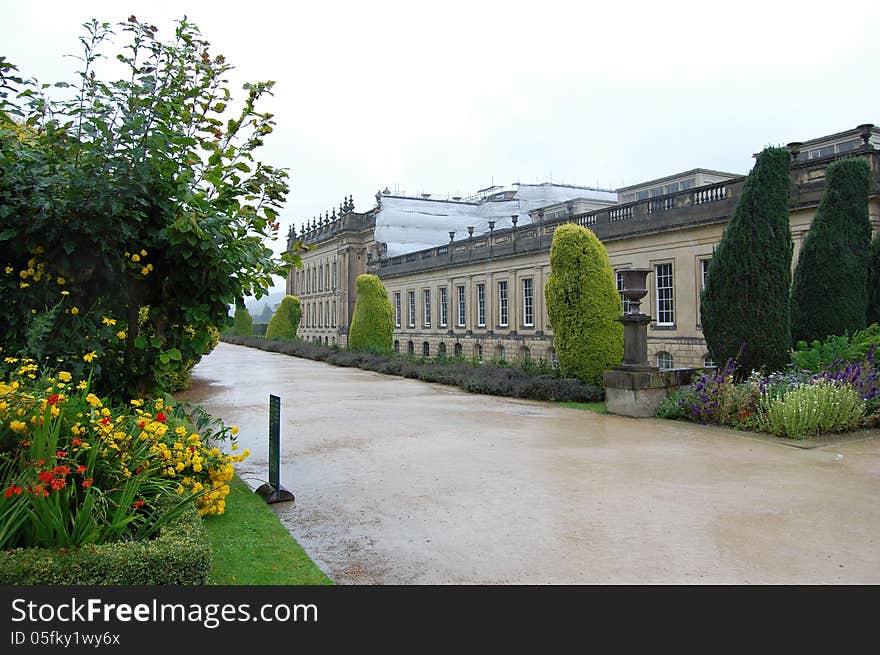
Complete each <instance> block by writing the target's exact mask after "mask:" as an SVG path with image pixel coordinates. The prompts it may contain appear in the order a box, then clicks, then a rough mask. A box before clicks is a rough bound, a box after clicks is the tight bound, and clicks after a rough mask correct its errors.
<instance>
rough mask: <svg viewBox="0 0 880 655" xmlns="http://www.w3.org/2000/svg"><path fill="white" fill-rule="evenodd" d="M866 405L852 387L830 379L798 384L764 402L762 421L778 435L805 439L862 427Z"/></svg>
mask: <svg viewBox="0 0 880 655" xmlns="http://www.w3.org/2000/svg"><path fill="white" fill-rule="evenodd" d="M864 410H865V404H864V402H863V401H862V400H861V398H859V394H858V392H857V391H856V390H855V389H853V388H852V387H851V386H849V385H847V384H845V383H841V382H834V381H829V380H816V381H815V382H813V383H812V384H804V385H801V386H799V387H795V388H793V389H790V390H789V391H786V392H785V393H783V394H780V395H778V396H776V397H769V396H765V397H764V398H763V399H762V400H761V403H760V409H759V419H758V424H759V426H760V427H761V429H762V430H763V431H764V432H769V433H770V434H774V435H776V436H777V437H788V438H790V439H804V438H806V437H808V436H811V435H815V434H819V433H820V432H844V431H846V430H852V429H855V428H856V427H858V425H859V420H860V419H861V417H862V414H863V412H864Z"/></svg>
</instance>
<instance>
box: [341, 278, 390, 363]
mask: <svg viewBox="0 0 880 655" xmlns="http://www.w3.org/2000/svg"><path fill="white" fill-rule="evenodd" d="M356 285H357V298H356V299H355V302H354V316H352V319H351V327H350V328H349V331H348V349H349V350H358V351H365V352H374V353H389V352H391V345H392V342H393V338H394V312H393V310H392V309H391V301H390V300H388V292H387V291H386V290H385V285H384V284H382V280H380V279H379V278H378V277H376V276H375V275H358V276H357V280H356Z"/></svg>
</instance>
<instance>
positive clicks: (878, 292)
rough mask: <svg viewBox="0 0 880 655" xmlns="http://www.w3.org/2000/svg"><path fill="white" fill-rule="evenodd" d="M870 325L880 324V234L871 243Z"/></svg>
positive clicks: (869, 279) (868, 321)
mask: <svg viewBox="0 0 880 655" xmlns="http://www.w3.org/2000/svg"><path fill="white" fill-rule="evenodd" d="M867 323H868V325H873V324H874V323H880V233H878V234H877V236H876V237H874V240H873V241H872V242H871V263H870V267H869V270H868V316H867Z"/></svg>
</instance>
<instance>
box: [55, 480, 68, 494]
mask: <svg viewBox="0 0 880 655" xmlns="http://www.w3.org/2000/svg"><path fill="white" fill-rule="evenodd" d="M66 486H67V480H65V479H64V478H55V479H54V480H52V488H53V489H54V490H55V491H60V490H61V489H64V487H66Z"/></svg>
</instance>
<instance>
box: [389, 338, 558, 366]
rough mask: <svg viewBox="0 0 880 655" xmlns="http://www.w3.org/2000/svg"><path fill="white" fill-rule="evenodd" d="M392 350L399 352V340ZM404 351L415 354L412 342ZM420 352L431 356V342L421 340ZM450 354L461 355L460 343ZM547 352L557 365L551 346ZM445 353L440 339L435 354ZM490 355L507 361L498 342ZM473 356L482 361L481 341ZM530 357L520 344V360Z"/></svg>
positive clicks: (442, 354)
mask: <svg viewBox="0 0 880 655" xmlns="http://www.w3.org/2000/svg"><path fill="white" fill-rule="evenodd" d="M394 352H398V353H399V352H400V341H396V340H395V342H394ZM406 353H407V354H408V355H415V354H416V346H415V343H414V342H412V341H407V343H406ZM420 354H421V356H422V357H431V356H432V353H431V344H430V343H429V342H427V341H423V342H422V349H421V353H420ZM452 354H453V356H455V357H461V356H462V355H463V354H464V353H463V351H462V345H461V344H460V343H456V344H455V345H454V346H453V350H452ZM547 354H548V358H549V361H550V363H551V364H552V365H553V366H556V365H557V359H556V351H555V350H554V349H553V348H550V349H549V351H548V353H547ZM446 355H447V350H446V344H445V343H443V342H442V341H441V342H440V343H439V344H438V345H437V356H438V357H445V356H446ZM492 356H493V357H494V358H495V359H497V360H499V361H502V362H503V361H507V351H506V350H505V348H504V346H503V345H500V344H499V345H498V346H495V348H494V350H493V352H492ZM473 357H474V358H475V359H476V360H477V361H480V362H481V361H483V344H481V343H476V344H474V348H473ZM531 357H532V352H531V350H530V349H529V347H528V346H522V347H521V348H520V349H519V358H520V359H521V360H527V359H531Z"/></svg>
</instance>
